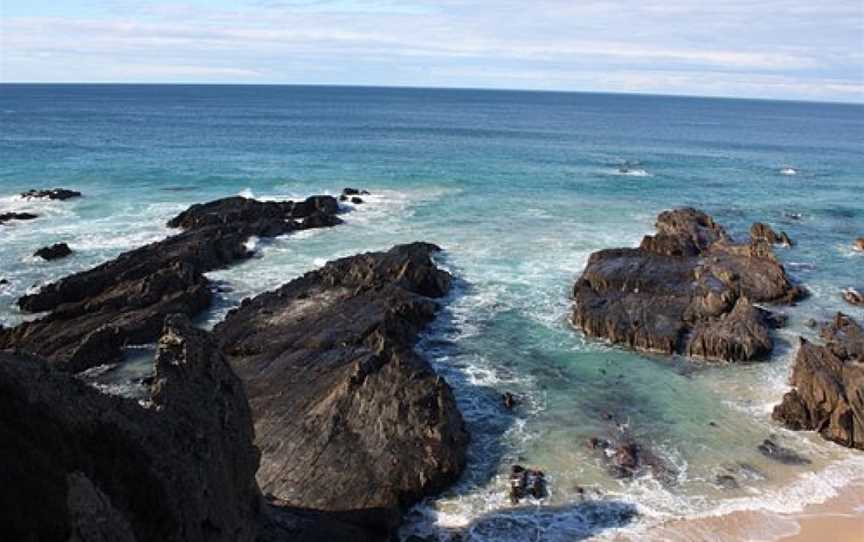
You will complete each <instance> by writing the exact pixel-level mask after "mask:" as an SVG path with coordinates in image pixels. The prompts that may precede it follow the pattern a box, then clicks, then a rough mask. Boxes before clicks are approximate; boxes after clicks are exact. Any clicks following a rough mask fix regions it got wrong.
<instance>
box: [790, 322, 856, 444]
mask: <svg viewBox="0 0 864 542" xmlns="http://www.w3.org/2000/svg"><path fill="white" fill-rule="evenodd" d="M821 335H822V338H823V339H824V341H825V344H824V345H822V346H820V345H816V344H813V343H811V342H809V341H807V340H805V339H803V338H801V339H800V346H799V348H798V354H797V356H796V358H795V364H794V366H793V368H792V378H791V384H792V386H793V387H794V388H793V389H792V391H790V392H788V393H787V394H786V395H784V396H783V401H782V402H781V403H780V404H779V405H777V406H776V407H774V414H773V417H774V419H775V420H778V421H780V422H782V423H783V425H785V426H786V427H788V428H789V429H793V430H798V431H800V430H808V431H818V432H819V433H820V434H821V435H822V436H823V437H824V438H826V439H828V440H831V441H834V442H836V443H838V444H842V445H844V446H849V447H852V448H858V449H859V450H864V330H862V328H861V326H860V324H858V322H856V321H855V320H853V319H852V318H850V317H848V316H846V315H844V314H841V313H838V314H837V316H836V317H835V318H834V320H833V321H832V322H830V323H828V324H827V325H825V326H823V328H822V332H821Z"/></svg>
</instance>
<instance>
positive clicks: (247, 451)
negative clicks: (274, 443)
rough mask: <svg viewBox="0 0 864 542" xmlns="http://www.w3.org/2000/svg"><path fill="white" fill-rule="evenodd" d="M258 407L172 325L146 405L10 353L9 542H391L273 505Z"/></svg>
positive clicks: (179, 319) (4, 421)
mask: <svg viewBox="0 0 864 542" xmlns="http://www.w3.org/2000/svg"><path fill="white" fill-rule="evenodd" d="M253 438H254V435H253V426H252V418H251V413H250V409H249V404H248V401H247V399H246V395H245V392H244V389H243V385H242V383H241V382H240V380H239V378H238V377H237V376H236V375H235V374H234V373H233V371H232V370H231V368H230V367H229V365H228V364H227V362H226V361H225V359H224V357H223V356H222V354H221V353H220V352H219V350H218V348H217V347H216V345H215V342H214V341H213V340H212V337H211V336H210V334H208V333H207V332H204V331H201V330H197V329H195V328H193V327H192V326H191V324H190V323H189V320H188V319H187V318H186V317H184V316H180V315H175V316H170V317H169V318H168V319H167V320H166V323H165V328H164V332H163V335H162V338H161V340H160V341H159V348H158V353H157V356H156V361H155V376H154V377H153V379H152V382H151V383H150V384H149V393H148V394H147V397H146V400H145V401H142V402H138V401H135V400H133V399H127V398H123V397H118V396H111V395H105V394H103V393H102V392H100V391H98V390H97V389H95V388H92V387H90V386H88V385H86V384H84V383H83V382H82V381H81V380H79V379H78V378H75V377H73V376H72V375H70V374H68V373H66V372H61V371H57V370H55V369H54V368H52V367H50V366H49V365H48V364H46V363H45V362H43V361H41V360H38V359H35V358H28V357H21V356H13V355H10V354H8V353H4V352H0V461H2V462H3V484H2V486H0V529H2V533H3V539H4V540H76V541H79V542H105V541H108V540H110V541H118V542H127V541H128V542H133V541H136V542H149V541H152V542H163V541H174V542H198V541H200V542H210V541H215V542H218V541H226V542H228V541H235V540H237V541H241V542H242V541H248V542H251V541H253V540H255V541H257V542H283V541H286V540H297V541H302V542H331V541H332V542H343V541H344V542H373V541H374V542H383V541H384V540H385V538H384V537H383V536H382V535H381V534H380V533H376V532H374V531H370V530H368V529H364V528H362V527H360V526H357V525H354V524H352V523H351V522H350V518H345V517H342V516H339V515H335V514H331V513H327V512H321V511H315V510H306V509H298V508H294V507H290V506H286V505H284V503H279V502H276V501H272V500H271V501H270V502H266V501H265V500H264V499H262V498H261V492H260V489H259V488H258V485H257V483H256V480H255V472H256V470H257V469H258V465H259V456H260V454H259V452H258V450H257V449H256V448H255V446H254V445H253Z"/></svg>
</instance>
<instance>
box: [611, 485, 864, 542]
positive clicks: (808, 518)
mask: <svg viewBox="0 0 864 542" xmlns="http://www.w3.org/2000/svg"><path fill="white" fill-rule="evenodd" d="M615 540H620V541H622V542H623V541H624V540H636V538H631V537H619V538H615ZM638 540H640V541H643V540H651V541H661V540H662V541H668V542H703V541H704V542H708V541H711V542H740V541H745V540H749V541H754V542H755V541H759V542H864V480H860V481H857V482H855V483H852V484H850V485H849V486H847V487H846V488H844V489H843V490H842V491H841V492H840V493H839V494H838V495H837V496H835V497H833V498H831V499H829V500H828V501H826V502H824V503H821V504H814V505H810V506H808V507H806V508H805V509H804V510H803V511H801V512H798V513H790V514H782V513H774V512H756V511H752V512H751V511H748V512H734V513H730V514H727V515H725V516H718V517H711V518H701V519H693V520H675V521H672V522H669V523H666V524H664V525H661V526H659V527H657V528H655V529H651V530H650V531H649V532H647V533H644V534H642V535H640V536H639V537H638Z"/></svg>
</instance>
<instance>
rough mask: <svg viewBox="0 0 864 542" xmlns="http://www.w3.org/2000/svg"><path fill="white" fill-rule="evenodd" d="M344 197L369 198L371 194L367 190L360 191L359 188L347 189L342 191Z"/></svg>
mask: <svg viewBox="0 0 864 542" xmlns="http://www.w3.org/2000/svg"><path fill="white" fill-rule="evenodd" d="M342 195H343V196H368V195H369V192H367V191H366V190H359V189H357V188H350V187H348V188H345V189H343V190H342Z"/></svg>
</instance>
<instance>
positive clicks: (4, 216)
mask: <svg viewBox="0 0 864 542" xmlns="http://www.w3.org/2000/svg"><path fill="white" fill-rule="evenodd" d="M36 218H39V215H34V214H33V213H0V225H2V224H5V223H6V222H11V221H13V220H34V219H36Z"/></svg>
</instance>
